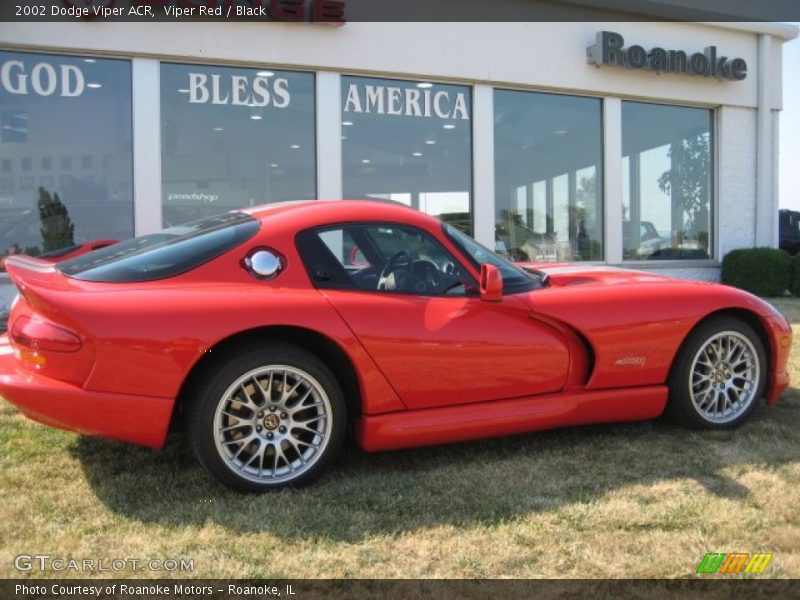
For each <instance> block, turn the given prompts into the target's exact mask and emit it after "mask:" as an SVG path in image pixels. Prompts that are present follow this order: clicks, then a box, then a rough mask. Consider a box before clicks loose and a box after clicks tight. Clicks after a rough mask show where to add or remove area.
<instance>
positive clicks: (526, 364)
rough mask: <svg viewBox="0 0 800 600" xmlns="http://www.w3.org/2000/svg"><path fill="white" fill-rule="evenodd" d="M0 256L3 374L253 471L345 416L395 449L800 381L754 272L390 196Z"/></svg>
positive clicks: (755, 397) (306, 468)
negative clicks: (617, 250)
mask: <svg viewBox="0 0 800 600" xmlns="http://www.w3.org/2000/svg"><path fill="white" fill-rule="evenodd" d="M6 267H7V270H8V273H9V276H10V278H11V281H12V282H13V283H14V284H15V285H16V287H17V289H18V291H19V298H18V300H17V301H16V302H15V303H14V306H13V309H12V311H11V315H10V319H9V326H10V327H9V334H8V337H7V339H4V341H3V344H2V347H0V394H1V395H2V396H3V398H5V399H7V400H8V401H10V402H12V403H13V404H15V405H16V406H17V407H19V409H20V410H21V411H22V412H23V413H24V414H26V415H27V416H29V417H30V418H32V419H34V420H37V421H41V422H43V423H46V424H48V425H51V426H56V427H61V428H64V429H70V430H74V431H78V432H80V433H83V434H88V435H97V436H102V437H107V438H113V439H117V440H123V441H126V442H131V443H136V444H142V445H145V446H150V447H153V448H160V447H162V446H163V445H164V443H165V440H166V439H167V436H168V434H169V433H170V431H172V430H173V429H174V428H176V427H183V428H185V429H186V430H188V439H189V443H190V444H191V447H192V449H193V451H194V454H195V456H196V457H197V459H198V460H199V462H200V463H201V464H202V465H203V466H204V467H205V468H206V469H207V470H208V471H209V472H210V473H211V474H212V475H213V476H215V477H216V478H217V479H218V480H219V481H220V482H222V483H223V484H225V485H227V486H229V487H231V488H233V489H236V490H240V491H265V490H271V489H275V488H280V487H284V486H292V485H301V484H304V483H308V482H310V481H311V480H313V479H314V478H316V477H318V476H319V475H321V474H322V473H323V472H325V471H326V470H327V469H328V468H329V467H330V465H331V464H332V461H333V459H334V457H335V456H336V454H337V452H338V450H339V448H340V447H341V445H342V443H343V440H344V438H345V435H346V434H347V433H348V432H350V433H351V434H352V435H353V436H354V438H355V440H356V442H357V443H358V444H359V445H360V447H361V448H363V449H364V450H366V451H386V450H395V449H400V448H409V447H415V446H423V445H427V444H443V443H449V442H457V441H463V440H472V439H478V438H487V437H492V436H499V435H507V434H520V433H526V432H532V431H537V430H542V429H550V428H554V427H563V426H573V425H583V424H588V423H605V422H615V421H636V420H643V419H654V418H656V417H659V416H660V415H662V414H664V413H668V414H669V415H671V416H672V417H674V418H675V419H677V420H678V421H680V422H682V423H684V424H687V425H689V426H693V427H704V428H708V429H726V428H731V427H734V426H736V425H738V424H740V423H742V422H743V421H744V420H745V419H747V417H748V416H749V415H750V414H751V413H752V411H753V410H754V409H755V408H756V407H757V406H758V404H759V403H760V402H761V401H762V400H765V401H766V403H768V404H774V403H775V402H776V401H777V398H778V395H779V394H780V393H781V392H782V391H783V390H784V389H785V388H786V387H787V385H788V382H789V379H788V371H787V363H788V359H789V349H790V347H791V336H792V334H791V329H790V327H789V324H788V322H787V321H786V319H785V318H784V317H783V316H781V315H780V314H779V313H778V312H777V311H776V310H774V309H773V308H772V307H771V306H770V305H769V304H767V303H766V302H764V301H762V300H760V299H758V298H756V297H754V296H752V295H750V294H748V293H746V292H744V291H742V290H738V289H734V288H731V287H727V286H722V285H712V284H707V283H700V282H694V281H680V280H675V279H670V278H667V277H661V276H657V275H653V274H649V273H644V272H641V271H629V270H624V269H618V268H613V267H605V266H596V267H592V266H585V265H584V266H581V265H577V264H573V265H567V264H547V263H533V264H532V263H523V264H515V263H512V262H510V261H508V260H507V259H506V258H504V257H502V256H499V255H498V254H495V253H494V252H492V251H490V250H488V249H487V248H485V247H483V246H482V245H481V244H479V243H477V242H476V241H475V240H473V239H472V238H470V237H469V236H468V235H466V234H465V233H464V232H463V231H461V230H459V229H458V228H457V227H454V226H453V225H450V224H446V223H442V222H441V221H439V220H437V219H435V218H433V217H431V216H428V215H426V214H423V213H421V212H418V211H415V210H412V209H410V208H407V207H404V206H401V205H397V204H390V203H385V202H370V201H346V200H342V201H314V202H287V203H277V204H271V205H265V206H259V207H253V208H248V209H242V210H237V211H232V212H228V213H224V214H221V215H216V216H213V217H208V218H204V219H200V220H198V221H194V222H190V223H186V224H184V225H180V226H177V227H172V228H169V229H166V230H164V231H162V232H159V233H156V234H151V235H146V236H142V237H138V238H134V239H132V240H128V241H124V242H120V243H117V244H114V245H112V246H109V247H106V248H102V249H100V250H95V251H93V252H89V253H86V254H83V255H80V256H76V257H73V258H71V259H68V260H65V261H62V262H58V263H52V262H48V261H46V260H42V259H41V258H32V257H26V256H11V257H9V258H8V259H7V260H6Z"/></svg>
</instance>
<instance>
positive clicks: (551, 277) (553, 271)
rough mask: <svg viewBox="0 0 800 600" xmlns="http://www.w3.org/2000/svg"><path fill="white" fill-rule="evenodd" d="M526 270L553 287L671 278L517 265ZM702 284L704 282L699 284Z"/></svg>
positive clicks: (602, 268)
mask: <svg viewBox="0 0 800 600" xmlns="http://www.w3.org/2000/svg"><path fill="white" fill-rule="evenodd" d="M517 265H518V266H520V267H522V268H523V269H526V270H532V271H538V272H540V273H544V274H546V275H547V276H548V282H549V284H550V285H551V286H553V287H563V286H573V285H621V284H637V283H648V284H652V283H666V282H670V281H675V280H674V279H672V278H671V277H666V276H664V275H655V274H653V273H649V272H647V271H639V270H636V269H623V268H620V267H610V266H605V265H599V266H591V265H579V264H570V263H517ZM697 283H702V282H697Z"/></svg>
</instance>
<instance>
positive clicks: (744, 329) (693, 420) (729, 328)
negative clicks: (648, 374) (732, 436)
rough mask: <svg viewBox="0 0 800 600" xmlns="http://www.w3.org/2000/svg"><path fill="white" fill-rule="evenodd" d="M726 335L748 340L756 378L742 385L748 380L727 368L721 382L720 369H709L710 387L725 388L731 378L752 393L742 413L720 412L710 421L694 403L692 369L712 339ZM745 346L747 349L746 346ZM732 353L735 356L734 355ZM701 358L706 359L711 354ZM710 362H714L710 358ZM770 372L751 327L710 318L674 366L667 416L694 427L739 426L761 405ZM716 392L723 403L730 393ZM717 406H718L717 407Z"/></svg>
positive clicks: (695, 332) (689, 339)
mask: <svg viewBox="0 0 800 600" xmlns="http://www.w3.org/2000/svg"><path fill="white" fill-rule="evenodd" d="M725 332H730V333H732V334H734V338H738V336H741V338H746V340H748V341H749V343H750V345H751V348H752V350H753V355H754V360H755V361H756V362H757V376H754V377H753V378H752V379H751V380H749V381H750V383H742V382H745V381H748V380H745V379H741V378H738V377H736V372H735V371H733V372H732V371H730V370H727V369H720V370H719V371H720V373H721V375H720V379H721V380H722V382H718V380H717V379H716V378H715V377H716V374H717V370H709V375H708V383H709V386H716V385H719V386H724V385H726V383H724V382H726V381H727V380H728V379H731V380H732V381H735V382H737V383H740V384H741V385H747V386H748V390H750V391H749V392H748V394H747V398H749V400H747V401H742V403H741V407H740V408H739V410H736V411H733V410H732V411H731V413H730V415H728V416H727V417H725V416H724V414H722V413H720V414H719V416H718V417H717V418H711V417H710V416H708V411H702V410H701V408H700V407H698V406H697V405H695V402H694V401H693V400H692V397H693V396H692V389H691V380H692V367H693V364H694V360H695V357H697V356H698V353H699V352H700V351H701V349H703V348H704V347H705V346H706V345H707V344H708V343H709V342H710V341H711V340H713V339H715V338H716V337H717V336H720V335H723V334H724V333H725ZM739 339H740V338H739ZM742 347H743V348H747V346H746V344H744V345H743V346H742ZM731 354H733V355H734V356H735V352H733V353H731ZM701 358H703V359H707V358H708V355H705V356H703V357H701ZM709 362H712V361H711V360H710V359H709ZM725 362H726V361H724V360H720V362H719V364H722V365H724V364H725ZM768 372H769V364H768V361H767V355H766V352H765V351H764V344H763V342H762V341H761V338H760V337H759V335H758V334H757V333H756V332H755V331H754V330H753V328H752V327H751V326H750V325H748V324H747V323H745V322H744V321H741V320H740V319H737V318H735V317H730V316H724V315H720V316H716V317H712V318H709V319H707V320H706V321H703V322H702V323H700V325H698V326H697V327H696V328H695V329H694V330H693V331H692V332H691V333H690V334H689V336H688V337H687V338H686V340H685V341H684V343H683V345H682V346H681V349H680V350H679V352H678V356H677V358H676V360H675V363H674V364H673V366H672V369H671V372H670V376H669V379H668V381H667V384H668V386H669V401H668V403H667V411H666V414H667V416H669V417H671V418H672V419H673V420H675V421H677V422H679V423H681V424H683V425H686V426H688V427H693V428H705V429H730V428H732V427H736V426H738V425H740V424H741V423H742V422H744V421H745V420H746V419H747V417H749V416H750V414H751V413H752V412H753V411H754V410H755V409H756V407H757V406H758V405H759V404H760V402H761V398H762V396H763V395H764V387H765V385H766V381H767V377H768ZM726 373H727V375H726ZM726 377H727V378H726ZM696 379H697V376H696ZM712 380H713V381H712ZM697 385H698V387H697V388H696V389H699V390H702V389H703V384H702V383H700V384H697ZM705 389H710V387H706V388H705ZM714 393H718V394H722V395H721V396H718V400H717V401H719V399H721V400H722V401H723V402H724V399H725V394H728V392H727V391H724V388H722V389H720V391H719V392H714V391H713V390H712V391H711V394H714ZM703 397H705V396H704V395H702V394H701V393H698V394H697V398H698V399H700V398H703ZM712 397H713V396H712ZM698 401H699V402H700V406H703V404H702V402H701V401H700V400H698ZM709 402H710V401H709ZM715 406H718V404H716V405H715Z"/></svg>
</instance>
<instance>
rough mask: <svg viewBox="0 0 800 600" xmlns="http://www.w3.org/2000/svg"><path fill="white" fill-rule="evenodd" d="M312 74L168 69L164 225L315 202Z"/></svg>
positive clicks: (164, 101) (164, 122)
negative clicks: (259, 207)
mask: <svg viewBox="0 0 800 600" xmlns="http://www.w3.org/2000/svg"><path fill="white" fill-rule="evenodd" d="M314 94H315V92H314V75H313V73H296V72H290V71H276V70H274V69H266V68H264V69H245V68H238V67H218V66H200V65H179V64H164V65H162V67H161V121H162V123H161V125H162V129H161V140H162V141H161V149H162V165H161V172H162V181H163V207H164V208H163V211H164V212H163V219H164V226H172V225H176V224H179V223H184V222H186V221H191V220H194V219H198V218H201V217H206V216H210V215H213V214H217V213H220V212H224V211H228V210H231V209H235V208H242V207H247V206H256V205H258V204H265V203H269V202H277V201H281V200H307V199H313V198H315V197H316V139H315V135H316V134H315V119H316V116H315V104H314V103H315V99H314Z"/></svg>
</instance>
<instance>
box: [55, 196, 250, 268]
mask: <svg viewBox="0 0 800 600" xmlns="http://www.w3.org/2000/svg"><path fill="white" fill-rule="evenodd" d="M258 228H259V222H258V220H257V219H254V218H253V217H251V216H250V215H246V214H244V213H239V212H232V213H225V214H222V215H217V216H215V217H209V218H206V219H200V220H198V221H192V222H191V223H186V224H184V225H179V226H177V227H170V228H169V229H165V230H164V231H161V232H159V233H154V234H152V235H144V236H141V237H137V238H134V239H132V240H128V241H126V242H121V243H119V244H114V245H113V246H108V247H106V248H103V249H101V250H95V251H94V252H89V253H88V254H84V255H83V256H78V257H76V258H73V259H70V260H65V261H63V262H61V263H59V264H58V265H56V268H57V269H58V270H59V271H61V272H62V273H63V274H64V275H68V276H70V277H74V278H76V279H84V280H86V281H103V282H115V283H124V282H132V281H153V280H155V279H164V278H166V277H173V276H175V275H180V274H181V273H185V272H186V271H190V270H191V269H194V268H196V267H199V266H200V265H202V264H204V263H206V262H208V261H210V260H212V259H214V258H216V257H218V256H220V255H222V254H223V253H225V252H227V251H228V250H231V249H232V248H234V247H235V246H238V245H239V244H241V243H242V242H244V241H245V240H248V239H250V238H251V237H253V236H254V235H255V234H256V232H257V231H258Z"/></svg>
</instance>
